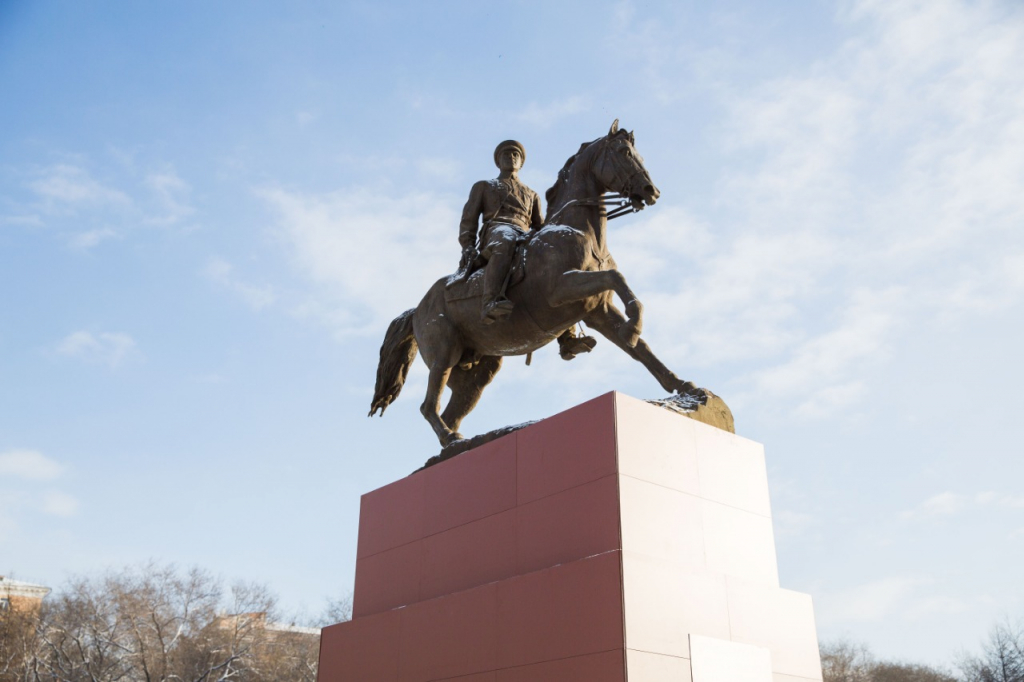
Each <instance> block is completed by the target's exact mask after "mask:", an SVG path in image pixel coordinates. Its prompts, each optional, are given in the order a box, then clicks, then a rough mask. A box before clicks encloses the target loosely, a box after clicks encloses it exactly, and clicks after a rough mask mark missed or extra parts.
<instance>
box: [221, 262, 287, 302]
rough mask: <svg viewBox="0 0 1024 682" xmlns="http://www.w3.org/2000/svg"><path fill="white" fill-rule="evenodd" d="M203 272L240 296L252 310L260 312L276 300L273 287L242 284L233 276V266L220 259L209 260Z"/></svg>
mask: <svg viewBox="0 0 1024 682" xmlns="http://www.w3.org/2000/svg"><path fill="white" fill-rule="evenodd" d="M205 272H206V276H207V277H209V278H210V279H211V280H213V281H214V282H216V283H217V284H220V285H221V286H223V287H225V288H227V289H229V290H231V291H233V292H235V293H236V294H238V295H239V296H241V297H242V299H243V300H244V301H245V302H246V303H247V304H248V305H249V307H250V308H252V309H253V310H262V309H263V308H266V307H267V306H269V305H271V304H273V303H274V301H276V300H277V294H275V293H274V289H273V287H271V286H256V285H253V284H248V283H246V282H243V281H242V280H240V279H238V277H236V276H235V274H234V266H232V265H231V263H228V262H227V261H226V260H223V259H221V258H213V259H211V260H210V262H209V263H207V265H206V270H205Z"/></svg>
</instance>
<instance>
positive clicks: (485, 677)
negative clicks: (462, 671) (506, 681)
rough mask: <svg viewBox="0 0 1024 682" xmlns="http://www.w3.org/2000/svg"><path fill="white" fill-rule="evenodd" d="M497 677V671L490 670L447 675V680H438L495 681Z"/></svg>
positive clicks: (458, 681)
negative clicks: (471, 673) (456, 675)
mask: <svg viewBox="0 0 1024 682" xmlns="http://www.w3.org/2000/svg"><path fill="white" fill-rule="evenodd" d="M497 679H498V673H496V672H495V671H493V670H492V671H490V672H486V673H478V674H476V675H459V676H458V677H449V678H448V679H447V680H439V681H438V682H495V681H496V680H497Z"/></svg>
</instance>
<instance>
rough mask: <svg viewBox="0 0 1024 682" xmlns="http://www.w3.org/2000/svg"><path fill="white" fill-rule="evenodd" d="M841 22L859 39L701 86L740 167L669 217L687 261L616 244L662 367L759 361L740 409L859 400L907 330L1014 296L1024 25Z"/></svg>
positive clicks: (912, 9)
mask: <svg viewBox="0 0 1024 682" xmlns="http://www.w3.org/2000/svg"><path fill="white" fill-rule="evenodd" d="M623 18H624V20H625V21H627V23H628V22H635V21H636V19H635V17H633V16H632V15H631V14H630V13H629V12H625V14H624V15H623ZM840 21H841V23H842V24H843V28H846V29H848V31H849V33H850V35H851V36H853V37H852V38H851V39H850V40H849V41H847V42H846V43H845V44H843V45H842V46H841V47H840V48H839V49H837V50H836V51H835V53H834V54H832V55H829V56H827V57H825V58H823V59H821V60H819V61H817V62H815V63H813V64H812V65H810V66H808V67H805V68H802V69H801V70H799V71H796V72H793V73H788V74H785V75H783V76H781V77H772V78H770V79H767V80H762V81H761V82H760V83H755V84H754V85H752V86H751V87H747V88H743V89H742V90H736V89H730V88H727V87H718V86H715V85H709V88H710V92H711V94H713V95H714V96H716V97H718V98H719V103H720V104H721V106H722V107H723V110H724V111H725V117H724V123H723V126H722V136H721V138H720V139H719V140H718V143H719V145H720V147H721V149H722V150H723V152H725V154H726V158H729V159H732V160H733V161H734V163H732V164H731V165H730V170H729V172H728V173H724V174H723V175H722V176H721V179H720V181H719V185H718V193H717V197H716V199H717V205H716V206H715V207H711V208H709V209H708V211H709V213H708V217H704V216H702V215H700V214H696V215H695V214H694V211H689V212H687V213H682V212H679V211H677V213H676V215H675V216H674V218H675V219H676V220H677V221H678V223H679V224H680V226H681V229H682V234H683V235H686V234H697V235H699V239H698V240H697V241H696V242H695V243H694V249H693V250H692V252H690V251H687V250H685V249H680V250H679V252H678V253H676V252H672V251H671V247H670V249H669V252H668V253H666V251H665V244H666V240H665V239H664V234H663V233H664V230H665V226H664V225H662V224H659V223H658V221H656V220H654V219H651V220H638V221H636V224H635V225H634V226H633V227H631V228H630V230H629V232H630V236H629V237H628V238H626V239H625V240H624V241H625V242H626V248H623V247H622V242H621V241H616V240H620V239H622V238H620V237H619V235H618V234H617V233H615V232H613V233H612V236H611V238H610V239H611V240H612V241H611V245H612V248H613V250H614V251H615V253H616V258H617V259H618V261H619V263H620V265H621V266H623V271H624V273H625V274H626V275H627V276H628V277H631V278H632V281H633V283H634V289H635V290H637V291H638V293H640V294H641V296H643V297H644V302H645V304H647V310H648V313H649V315H650V319H652V320H654V319H655V317H657V322H656V323H652V324H650V325H648V328H649V330H650V332H649V333H650V334H651V335H652V337H651V340H652V343H653V345H654V346H655V347H658V348H669V349H670V350H669V356H668V358H667V359H668V360H670V361H671V362H672V363H673V364H682V363H686V364H689V365H691V366H692V365H694V364H698V365H703V366H709V365H715V364H731V365H733V366H735V367H742V366H744V364H745V363H749V364H750V365H751V366H753V365H755V364H756V365H757V366H758V369H756V370H752V371H750V374H749V375H748V376H746V377H743V378H742V380H741V381H738V383H739V384H741V385H745V386H752V390H750V391H749V392H748V393H747V394H746V395H743V396H739V399H740V400H741V401H757V402H759V403H760V404H763V403H764V400H763V399H764V398H765V397H766V396H771V397H772V398H775V397H777V396H779V395H785V396H787V398H788V400H787V406H788V407H787V412H788V413H789V414H791V415H796V416H800V417H804V418H808V417H823V416H828V415H830V414H834V413H836V412H837V411H840V410H844V409H848V408H850V407H851V406H853V405H856V404H857V403H858V402H860V401H861V400H863V398H864V397H865V396H867V395H868V391H867V389H866V386H865V384H864V383H863V380H862V379H861V377H862V375H863V372H864V370H865V368H868V367H871V366H873V365H879V364H880V363H884V362H885V361H886V358H887V357H889V356H890V355H891V354H893V352H894V351H895V350H896V349H898V348H899V344H900V343H901V334H902V332H904V331H905V330H907V329H908V328H919V327H921V326H925V325H931V324H937V323H939V322H941V321H943V320H948V319H950V318H951V317H952V318H957V319H959V318H962V317H963V316H964V315H988V314H993V313H997V312H998V311H1000V310H1004V309H1006V308H1007V307H1009V306H1012V305H1015V304H1018V303H1020V302H1021V300H1022V299H1024V274H1022V273H1024V249H1022V248H1021V246H1020V243H1019V229H1020V225H1021V224H1024V193H1021V192H1020V191H1019V187H1021V186H1024V128H1022V127H1021V126H1020V123H1019V122H1020V121H1021V120H1022V119H1024V100H1022V99H1021V98H1020V96H1019V93H1020V92H1024V70H1021V69H1020V68H1019V65H1020V64H1021V63H1022V62H1024V14H1022V13H1021V12H1019V11H1013V10H1010V9H1008V8H1006V7H1003V6H996V5H995V4H987V3H982V4H972V3H962V2H952V1H951V2H936V3H917V2H890V3H879V2H873V1H865V2H857V3H854V4H853V5H851V7H850V10H849V11H846V12H843V13H842V14H841V15H840ZM968 27H969V28H968ZM631 30H635V31H640V32H645V33H644V34H645V35H647V37H648V38H649V40H648V44H649V45H650V46H649V47H648V48H647V49H646V51H645V52H644V53H643V54H644V55H646V57H643V58H644V59H648V60H652V59H657V60H661V61H663V62H671V63H675V61H673V60H676V61H678V60H680V59H681V54H680V53H679V52H678V51H677V50H673V49H670V46H669V45H667V44H664V45H661V47H659V43H664V42H665V41H667V40H668V38H667V37H666V36H665V35H663V32H660V31H658V30H657V27H656V26H651V25H648V24H647V23H643V24H640V23H634V24H633V25H632V28H631ZM706 63H711V62H710V61H709V62H706ZM680 66H684V65H683V64H682V63H680ZM724 68H725V71H724V72H723V74H722V79H723V82H734V80H732V77H733V76H734V75H735V74H734V72H733V69H735V68H736V65H735V64H729V65H728V66H727V67H724ZM706 75H707V77H708V78H709V80H710V81H713V80H714V71H713V69H712V70H711V71H709V72H708V73H707V74H706ZM641 151H642V150H641ZM655 210H658V211H665V209H662V208H661V207H658V208H657V209H655ZM702 224H707V225H714V226H715V228H714V229H713V230H710V229H708V230H695V229H694V226H695V225H697V226H699V225H702ZM623 235H625V232H623ZM677 243H680V244H684V243H686V242H685V241H684V239H682V238H680V239H679V241H678V242H677ZM687 246H689V245H688V244H687ZM665 262H670V263H671V268H669V267H667V266H665V265H663V263H665ZM667 271H671V272H673V273H674V276H675V279H674V281H673V280H672V279H670V278H667V277H665V276H664V274H663V273H664V272H667ZM651 291H655V292H656V293H653V294H652V293H650V292H651ZM680 339H684V340H685V342H684V343H680V342H679V340H680ZM748 371H749V370H748ZM794 406H795V409H794Z"/></svg>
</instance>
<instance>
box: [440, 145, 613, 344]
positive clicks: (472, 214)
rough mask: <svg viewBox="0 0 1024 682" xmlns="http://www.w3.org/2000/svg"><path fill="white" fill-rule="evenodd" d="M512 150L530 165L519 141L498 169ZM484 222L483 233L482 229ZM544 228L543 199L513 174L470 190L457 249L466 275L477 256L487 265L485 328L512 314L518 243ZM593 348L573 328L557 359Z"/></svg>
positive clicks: (588, 339)
mask: <svg viewBox="0 0 1024 682" xmlns="http://www.w3.org/2000/svg"><path fill="white" fill-rule="evenodd" d="M508 148H514V149H516V150H517V151H518V152H519V155H520V159H521V160H525V159H526V150H525V149H524V148H523V145H521V144H520V143H518V142H516V141H515V140H506V141H504V142H502V143H501V144H499V145H498V146H497V148H495V150H494V163H495V165H497V166H498V167H499V168H500V167H501V164H500V163H499V157H500V155H501V153H502V152H503V151H504V150H506V149H508ZM481 217H482V218H483V227H482V228H480V227H479V223H480V218H481ZM543 223H544V218H543V216H542V215H541V206H540V197H539V196H537V193H536V192H534V191H533V190H532V189H530V188H529V187H527V186H526V185H525V184H523V183H522V182H521V181H520V180H519V177H518V176H517V175H516V173H514V172H513V173H511V174H510V176H509V177H507V178H501V177H499V178H496V179H494V180H481V181H480V182H478V183H476V184H475V185H473V189H471V190H470V192H469V200H468V201H467V202H466V207H465V208H464V209H463V210H462V222H461V223H460V224H459V244H461V245H462V251H463V254H464V256H463V267H464V268H466V271H467V272H468V269H469V268H471V267H472V265H473V264H472V260H473V257H474V256H475V254H476V253H479V254H480V256H482V257H483V258H484V260H486V261H487V264H486V266H485V269H484V287H483V288H484V295H483V301H482V308H481V313H480V316H481V319H482V321H483V322H484V324H490V323H492V322H494V321H495V320H497V319H500V318H502V317H506V316H508V315H509V314H511V312H512V308H513V303H512V301H510V300H508V299H507V298H505V291H504V289H505V286H506V282H507V278H508V273H509V269H510V268H511V267H512V258H513V257H514V256H515V251H516V243H517V242H519V241H520V240H521V239H523V238H524V237H525V236H526V235H527V233H529V232H530V230H536V229H539V228H540V227H542V225H543ZM478 228H479V235H478V234H477V232H478ZM594 344H595V340H594V338H593V337H590V336H576V333H575V330H574V329H572V328H570V329H568V330H566V331H565V332H564V333H562V335H561V336H559V337H558V346H559V354H560V355H561V356H562V358H563V359H565V360H571V359H573V358H574V357H576V355H578V354H579V353H589V352H590V350H591V349H592V348H593V347H594Z"/></svg>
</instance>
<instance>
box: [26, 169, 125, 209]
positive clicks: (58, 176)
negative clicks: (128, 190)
mask: <svg viewBox="0 0 1024 682" xmlns="http://www.w3.org/2000/svg"><path fill="white" fill-rule="evenodd" d="M29 187H30V188H31V189H32V190H34V191H35V192H36V194H37V195H38V196H39V197H41V198H42V199H44V200H45V201H47V202H48V203H49V204H50V206H52V207H59V208H62V209H70V210H77V209H81V208H83V207H95V206H104V205H107V206H116V207H127V206H130V205H131V204H132V200H131V199H130V198H129V197H128V195H127V194H125V193H124V192H122V191H121V190H119V189H115V188H114V187H111V186H109V185H107V184H104V183H102V182H100V181H99V180H96V179H95V178H94V177H93V176H92V175H91V174H90V173H89V171H87V170H86V169H84V168H82V167H80V166H75V165H71V164H64V163H62V164H57V165H54V166H49V167H47V168H44V169H43V170H42V171H40V172H39V173H38V176H37V177H36V179H34V180H32V181H31V182H30V183H29Z"/></svg>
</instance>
